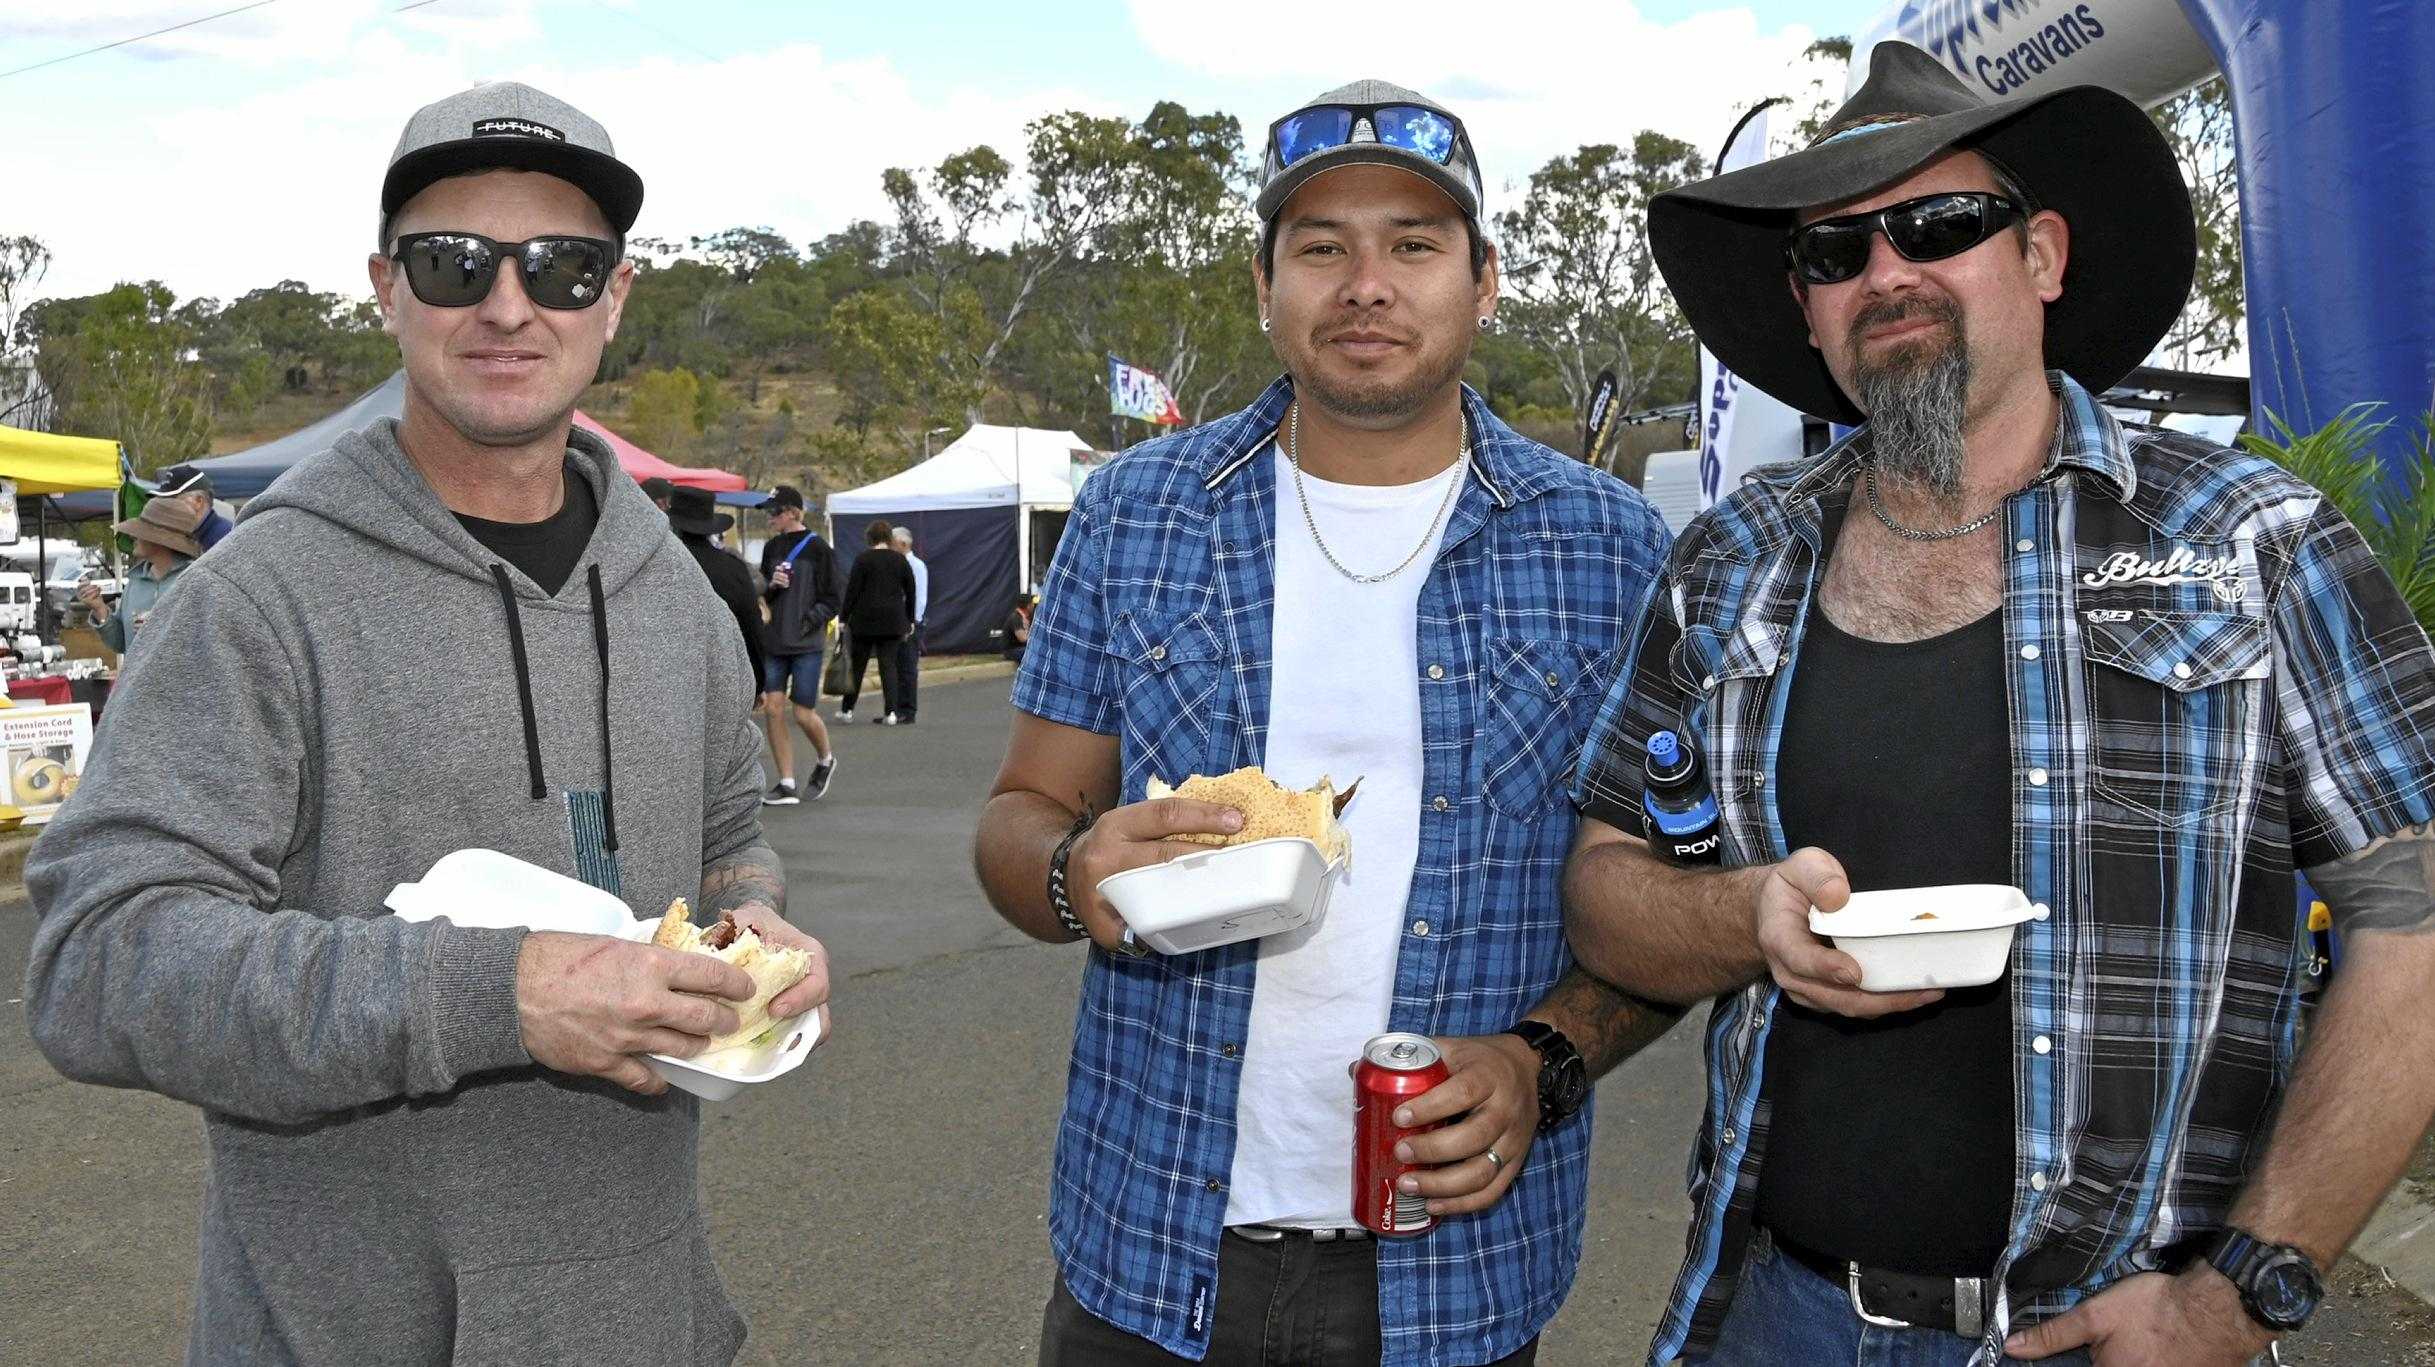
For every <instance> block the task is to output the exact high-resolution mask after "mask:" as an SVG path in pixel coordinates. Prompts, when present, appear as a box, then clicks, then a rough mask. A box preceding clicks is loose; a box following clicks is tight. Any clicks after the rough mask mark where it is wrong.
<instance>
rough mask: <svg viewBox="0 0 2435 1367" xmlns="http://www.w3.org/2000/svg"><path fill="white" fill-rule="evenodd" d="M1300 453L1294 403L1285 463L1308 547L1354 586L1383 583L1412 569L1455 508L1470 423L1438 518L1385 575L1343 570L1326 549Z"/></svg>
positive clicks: (1466, 457) (1297, 409)
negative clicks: (1291, 473) (1290, 473)
mask: <svg viewBox="0 0 2435 1367" xmlns="http://www.w3.org/2000/svg"><path fill="white" fill-rule="evenodd" d="M1301 452H1302V405H1301V404H1300V403H1299V402H1297V403H1296V404H1295V405H1294V406H1293V411H1292V413H1291V415H1290V416H1288V417H1287V418H1286V420H1285V463H1286V464H1288V465H1291V466H1293V467H1294V497H1296V498H1298V499H1300V500H1301V501H1302V521H1303V523H1304V525H1306V526H1308V527H1309V528H1310V531H1311V544H1313V545H1315V546H1317V547H1318V548H1319V554H1320V555H1322V556H1324V557H1326V559H1327V563H1328V564H1329V565H1331V566H1333V567H1334V568H1335V571H1336V573H1338V574H1341V575H1343V576H1344V577H1345V578H1347V579H1350V580H1352V581H1353V582H1354V583H1356V584H1383V583H1385V582H1386V581H1388V580H1389V579H1392V578H1394V577H1395V576H1396V575H1399V574H1401V573H1403V572H1404V571H1405V570H1408V569H1410V568H1412V562H1413V561H1415V560H1418V559H1420V553H1421V552H1422V551H1425V550H1427V549H1429V543H1430V542H1432V541H1435V540H1437V529H1438V528H1439V527H1441V526H1444V525H1445V521H1446V513H1447V512H1448V510H1450V509H1452V508H1453V507H1454V494H1455V491H1456V490H1458V489H1460V488H1462V487H1463V466H1464V465H1465V464H1466V463H1468V462H1469V461H1470V459H1471V424H1470V423H1468V422H1466V423H1464V424H1463V447H1462V450H1460V451H1458V452H1456V453H1455V457H1454V470H1453V473H1452V475H1451V476H1450V477H1449V478H1448V479H1447V480H1446V497H1445V499H1444V500H1443V501H1441V502H1440V503H1439V504H1438V505H1437V516H1435V517H1433V518H1431V519H1429V530H1428V531H1426V532H1424V533H1422V534H1421V538H1420V544H1419V545H1417V546H1414V547H1413V548H1412V553H1411V554H1410V555H1407V556H1405V557H1404V558H1403V563H1402V564H1400V565H1397V566H1396V567H1395V568H1393V569H1391V570H1388V571H1387V572H1386V573H1384V574H1355V573H1353V572H1352V571H1351V570H1349V569H1346V568H1345V565H1344V562H1343V561H1341V560H1338V559H1337V558H1336V553H1335V552H1334V551H1331V550H1329V549H1328V548H1327V538H1326V537H1323V536H1321V535H1319V519H1318V518H1316V517H1314V516H1312V515H1311V496H1310V490H1309V489H1307V488H1305V487H1303V484H1302V454H1301Z"/></svg>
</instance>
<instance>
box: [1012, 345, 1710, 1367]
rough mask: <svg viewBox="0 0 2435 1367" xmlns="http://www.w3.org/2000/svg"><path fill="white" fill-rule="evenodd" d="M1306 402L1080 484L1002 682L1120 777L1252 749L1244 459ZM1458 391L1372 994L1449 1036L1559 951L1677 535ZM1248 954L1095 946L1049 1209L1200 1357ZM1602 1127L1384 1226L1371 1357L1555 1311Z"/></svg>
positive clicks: (1256, 582)
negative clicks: (1601, 714) (1484, 1196)
mask: <svg viewBox="0 0 2435 1367" xmlns="http://www.w3.org/2000/svg"><path fill="white" fill-rule="evenodd" d="M1292 397H1293V391H1292V389H1291V387H1290V385H1289V384H1288V383H1287V382H1286V381H1284V380H1280V381H1278V382H1277V383H1276V384H1274V385H1272V386H1270V387H1269V389H1268V391H1267V392H1266V393H1264V394H1262V395H1261V396H1260V398H1259V400H1258V402H1256V403H1254V404H1253V405H1252V406H1251V407H1250V408H1248V409H1245V410H1244V411H1242V412H1240V413H1237V414H1234V415H1232V416H1230V417H1226V418H1222V419H1220V420H1218V421H1216V422H1213V423H1210V424H1207V425H1206V426H1203V427H1199V428H1195V429H1193V430H1192V431H1189V432H1184V433H1179V434H1177V435H1175V436H1172V437H1167V438H1164V439H1162V440H1159V441H1154V442H1150V443H1147V444H1145V445H1143V446H1140V447H1137V448H1135V449H1133V450H1131V451H1128V452H1126V453H1125V455H1124V456H1123V457H1121V458H1120V459H1118V460H1116V461H1115V462H1113V463H1112V464H1110V465H1108V466H1107V467H1106V468H1104V469H1102V470H1100V471H1098V472H1097V473H1095V474H1093V475H1092V476H1091V478H1090V480H1089V482H1088V483H1086V484H1085V485H1084V486H1083V488H1082V491H1081V493H1080V494H1079V495H1078V496H1077V497H1076V498H1075V500H1074V512H1073V518H1072V521H1071V523H1070V524H1069V525H1068V526H1067V528H1066V532H1065V538H1064V540H1063V541H1062V542H1061V543H1059V545H1058V548H1057V559H1056V563H1055V565H1054V566H1052V567H1051V569H1050V571H1049V578H1048V583H1047V585H1046V587H1045V588H1044V589H1043V591H1042V593H1041V602H1040V612H1039V616H1038V619H1037V620H1036V621H1035V622H1034V624H1033V627H1032V635H1031V642H1030V645H1029V647H1028V648H1027V649H1026V650H1025V652H1024V659H1023V671H1022V674H1021V676H1020V677H1019V678H1018V680H1017V682H1016V684H1015V705H1016V706H1017V707H1020V708H1022V709H1023V710H1024V711H1026V712H1029V713H1032V714H1033V715H1035V716H1039V717H1044V718H1046V719H1048V720H1050V721H1053V722H1061V723H1064V724H1065V725H1068V726H1076V727H1081V728H1083V729H1085V730H1089V731H1096V732H1099V733H1101V734H1103V735H1113V736H1116V737H1118V738H1119V739H1120V740H1121V743H1122V744H1121V756H1122V761H1121V762H1122V765H1123V800H1125V801H1127V802H1133V801H1138V800H1139V799H1140V798H1141V797H1142V793H1143V789H1144V787H1145V785H1146V784H1147V782H1148V780H1149V779H1150V777H1151V776H1153V775H1156V776H1158V777H1160V778H1163V779H1167V780H1169V781H1180V780H1181V779H1183V778H1185V777H1186V776H1188V775H1190V774H1194V773H1203V774H1215V773H1223V772H1225V771H1227V770H1230V769H1234V768H1237V767H1239V766H1242V765H1246V764H1256V763H1259V762H1260V760H1261V758H1262V755H1263V753H1264V751H1265V749H1266V735H1267V729H1268V692H1269V646H1270V608H1271V604H1272V602H1273V600H1274V596H1275V583H1274V579H1273V574H1274V564H1275V542H1276V500H1275V493H1276V488H1275V476H1274V465H1273V463H1272V462H1270V461H1266V460H1260V459H1255V457H1257V456H1258V455H1259V454H1260V453H1262V452H1263V451H1265V450H1266V449H1267V448H1268V444H1269V442H1270V440H1271V439H1272V437H1273V435H1274V433H1275V431H1276V427H1277V423H1278V422H1279V421H1280V420H1281V419H1282V418H1283V417H1284V415H1285V408H1286V404H1287V402H1288V401H1289V400H1290V399H1291V398H1292ZM1463 409H1464V415H1465V418H1466V420H1467V421H1468V423H1469V425H1470V432H1471V434H1472V473H1471V476H1470V477H1469V478H1468V479H1467V481H1466V482H1465V485H1464V488H1463V490H1462V493H1461V494H1460V496H1459V497H1458V498H1457V499H1456V502H1455V505H1454V509H1453V512H1452V514H1451V516H1450V520H1449V522H1448V523H1447V527H1446V533H1445V540H1444V544H1443V546H1442V548H1441V549H1440V551H1439V552H1438V557H1437V560H1436V563H1435V564H1434V565H1432V566H1431V567H1430V569H1429V577H1428V581H1427V583H1426V585H1425V586H1424V587H1423V588H1422V591H1421V597H1420V605H1419V609H1418V613H1417V620H1416V621H1415V623H1414V631H1415V633H1416V640H1417V642H1418V645H1419V656H1418V658H1419V661H1420V666H1421V676H1420V677H1419V678H1418V679H1416V680H1415V681H1414V686H1415V687H1416V688H1418V690H1419V692H1420V703H1421V733H1422V740H1421V743H1422V749H1423V760H1422V762H1423V775H1422V776H1423V788H1422V791H1423V792H1424V793H1426V794H1428V796H1427V797H1426V799H1425V800H1424V802H1423V810H1422V813H1421V836H1420V857H1419V862H1418V865H1417V867H1416V868H1415V870H1414V873H1413V878H1412V890H1411V896H1410V901H1409V904H1408V906H1407V908H1406V912H1405V914H1406V916H1407V917H1408V918H1409V923H1408V924H1407V925H1406V927H1405V928H1404V933H1403V936H1402V944H1401V949H1400V952H1399V955H1398V958H1397V963H1396V975H1395V1000H1394V1006H1393V1010H1392V1013H1391V1015H1390V1018H1389V1021H1388V1028H1389V1029H1391V1030H1410V1031H1417V1032H1420V1033H1423V1034H1428V1035H1441V1036H1444V1035H1486V1034H1493V1033H1495V1032H1497V1031H1500V1030H1503V1029H1505V1028H1506V1027H1508V1026H1510V1025H1512V1024H1513V1023H1514V1022H1516V1021H1518V1020H1520V1019H1521V1018H1522V1017H1523V1015H1524V1014H1525V1013H1526V1012H1528V1011H1529V1010H1530V1009H1531V1008H1532V1007H1533V1006H1536V1005H1537V1004H1538V1003H1539V1002H1540V1000H1541V999H1542V998H1544V997H1545V996H1546V994H1547V992H1548V991H1549V990H1550V989H1552V988H1553V987H1554V986H1555V984H1556V981H1557V979H1559V978H1560V977H1562V976H1563V975H1564V973H1565V971H1566V970H1567V969H1568V968H1570V967H1571V963H1572V958H1571V954H1570V952H1569V951H1568V950H1567V949H1566V947H1565V943H1564V918H1563V910H1562V906H1561V904H1560V901H1559V895H1558V891H1559V884H1560V881H1561V879H1562V877H1563V871H1564V860H1565V854H1566V851H1567V850H1568V849H1569V847H1570V845H1571V842H1572V836H1573V828H1574V816H1573V811H1572V808H1571V805H1570V803H1568V802H1567V801H1566V798H1565V782H1566V779H1567V776H1568V775H1569V774H1570V772H1571V769H1572V765H1573V762H1574V758H1575V756H1576V755H1577V754H1578V753H1579V751H1580V748H1581V741H1582V738H1583V737H1584V736H1585V735H1586V734H1587V733H1588V730H1589V724H1590V721H1591V719H1592V718H1593V717H1594V716H1595V715H1596V713H1597V709H1598V704H1599V700H1600V699H1601V698H1603V697H1604V696H1605V695H1606V691H1607V688H1608V686H1609V685H1610V684H1611V683H1612V682H1613V681H1614V678H1615V674H1616V669H1617V666H1618V664H1619V662H1620V659H1621V652H1622V647H1623V645H1624V642H1625V640H1626V638H1627V632H1628V629H1629V627H1630V625H1631V622H1632V621H1633V619H1634V617H1635V615H1636V614H1637V612H1638V611H1639V609H1640V607H1641V604H1642V603H1643V601H1644V600H1645V599H1646V597H1647V593H1648V589H1649V587H1650V585H1651V584H1653V583H1654V581H1655V578H1656V574H1657V570H1658V567H1659V565H1660V563H1661V562H1662V561H1663V559H1664V555H1665V546H1666V531H1665V525H1664V523H1663V521H1662V520H1661V519H1660V518H1659V517H1658V516H1657V514H1656V513H1654V512H1653V511H1651V510H1650V508H1649V506H1648V505H1647V504H1646V503H1645V502H1643V501H1642V500H1641V499H1640V497H1639V496H1638V495H1637V494H1635V493H1633V492H1632V491H1631V490H1630V489H1628V488H1626V487H1625V486H1623V485H1622V484H1619V483H1617V482H1616V481H1614V480H1612V479H1609V478H1607V477H1606V476H1604V475H1601V474H1598V473H1596V472H1594V471H1592V470H1590V469H1588V468H1587V467H1585V466H1583V465H1582V464H1581V463H1580V462H1578V461H1575V460H1572V459H1569V458H1567V457H1565V456H1562V455H1559V454H1557V453H1556V452H1554V451H1551V450H1548V449H1547V448H1546V447H1543V446H1540V445H1538V444H1537V443H1535V442H1532V441H1529V440H1526V439H1525V438H1523V437H1521V436H1519V435H1517V434H1516V433H1515V432H1513V431H1512V430H1511V429H1510V428H1507V427H1506V426H1505V425H1504V424H1503V423H1501V422H1499V421H1497V419H1496V417H1495V416H1494V415H1493V414H1491V413H1490V412H1489V411H1488V406H1487V405H1486V404H1485V403H1483V402H1481V401H1480V399H1479V397H1478V396H1477V395H1476V394H1473V393H1471V392H1470V391H1469V390H1465V391H1464V396H1463ZM1258 960H1259V946H1258V944H1257V943H1256V942H1247V943H1243V944H1237V945H1230V946H1226V947H1223V948H1219V949H1213V950H1206V951H1203V952H1201V953H1198V954H1188V955H1181V956H1176V957H1163V958H1162V957H1153V958H1146V959H1139V960H1130V959H1122V958H1116V957H1112V956H1109V955H1107V954H1104V953H1101V952H1100V951H1098V950H1096V949H1094V950H1092V951H1091V962H1090V967H1089V971H1088V973H1087V974H1086V976H1085V977H1084V979H1083V989H1082V1004H1081V1009H1080V1011H1079V1013H1078V1015H1077V1018H1076V1021H1075V1028H1074V1057H1073V1066H1072V1070H1071V1073H1070V1075H1069V1077H1068V1081H1067V1085H1066V1100H1065V1120H1064V1124H1063V1127H1062V1129H1061V1130H1060V1132H1059V1135H1058V1141H1057V1160H1056V1174H1055V1179H1054V1181H1055V1185H1054V1190H1053V1192H1052V1194H1051V1198H1050V1204H1049V1236H1050V1241H1051V1243H1052V1244H1053V1245H1054V1247H1055V1251H1056V1255H1057V1262H1058V1265H1059V1268H1060V1269H1061V1270H1062V1272H1063V1274H1064V1277H1065V1282H1066V1285H1067V1287H1068V1289H1070V1290H1071V1291H1072V1293H1073V1295H1074V1298H1075V1299H1076V1300H1077V1301H1079V1302H1080V1303H1081V1304H1082V1305H1083V1306H1084V1307H1085V1308H1087V1309H1088V1310H1090V1311H1091V1312H1092V1313H1093V1314H1096V1315H1098V1316H1100V1317H1101V1318H1102V1319H1105V1320H1108V1321H1109V1322H1111V1323H1113V1324H1115V1325H1117V1326H1118V1327H1120V1328H1122V1329H1124V1330H1126V1331H1128V1332H1130V1333H1134V1334H1138V1335H1140V1336H1141V1337H1143V1338H1146V1339H1150V1340H1152V1341H1153V1342H1155V1343H1157V1344H1158V1345H1159V1346H1161V1347H1163V1348H1165V1349H1167V1350H1168V1351H1169V1352H1173V1353H1177V1354H1181V1355H1182V1356H1185V1357H1188V1358H1194V1359H1198V1358H1200V1357H1201V1356H1202V1355H1203V1354H1204V1353H1206V1352H1207V1350H1208V1345H1209V1338H1208V1332H1209V1327H1210V1315H1211V1314H1212V1312H1214V1310H1215V1309H1216V1305H1217V1300H1216V1294H1217V1270H1218V1241H1219V1238H1220V1236H1221V1234H1222V1232H1223V1229H1222V1222H1223V1220H1224V1217H1225V1214H1226V1200H1227V1196H1226V1182H1227V1179H1228V1177H1229V1176H1230V1175H1231V1172H1232V1168H1233V1159H1234V1144H1235V1108H1236V1088H1237V1085H1238V1083H1239V1080H1240V1077H1241V1072H1240V1064H1241V1061H1242V1048H1243V1041H1244V1037H1245V1034H1246V1033H1247V1031H1248V1028H1249V1025H1250V1020H1251V996H1252V986H1253V974H1254V970H1255V968H1256V967H1257V964H1258ZM1348 1061H1349V1060H1348ZM1345 1100H1346V1104H1347V1105H1350V1104H1351V1101H1352V1094H1351V1089H1350V1084H1349V1083H1348V1084H1347V1090H1346V1096H1345ZM1589 1135H1590V1117H1589V1113H1588V1111H1587V1110H1586V1109H1585V1110H1584V1111H1583V1112H1582V1113H1581V1114H1579V1115H1576V1116H1574V1117H1573V1118H1572V1119H1571V1120H1569V1121H1567V1122H1566V1123H1564V1124H1562V1125H1560V1126H1557V1127H1556V1128H1555V1129H1554V1130H1552V1131H1550V1132H1548V1133H1546V1134H1542V1135H1541V1136H1540V1137H1539V1140H1538V1142H1537V1143H1536V1144H1535V1145H1533V1146H1532V1148H1531V1151H1530V1156H1529V1158H1528V1160H1527V1161H1526V1163H1525V1165H1524V1167H1523V1169H1522V1173H1521V1176H1520V1177H1519V1178H1518V1179H1517V1180H1516V1181H1515V1182H1514V1184H1513V1186H1512V1187H1511V1188H1510V1189H1509V1190H1508V1191H1507V1193H1506V1195H1505V1198H1504V1199H1503V1200H1502V1201H1500V1202H1498V1203H1497V1205H1496V1206H1494V1207H1493V1208H1491V1209H1489V1210H1487V1211H1484V1212H1482V1213H1480V1214H1477V1215H1471V1216H1461V1217H1455V1218H1452V1219H1448V1220H1446V1221H1445V1222H1444V1223H1443V1224H1441V1225H1440V1226H1439V1227H1438V1228H1437V1229H1436V1230H1434V1231H1432V1232H1430V1233H1428V1234H1426V1235H1423V1236H1421V1237H1419V1238H1415V1239H1399V1240H1388V1241H1382V1242H1381V1243H1380V1245H1379V1249H1378V1314H1379V1321H1380V1328H1381V1329H1382V1331H1383V1333H1384V1341H1385V1349H1386V1351H1385V1359H1384V1360H1385V1362H1386V1363H1387V1364H1391V1365H1392V1367H1404V1365H1405V1364H1429V1365H1430V1367H1457V1365H1458V1364H1473V1363H1482V1362H1490V1361H1494V1360H1495V1359H1497V1358H1499V1357H1503V1356H1506V1355H1507V1354H1510V1353H1512V1352H1514V1351H1515V1350H1517V1349H1519V1348H1520V1347H1521V1346H1522V1344H1524V1343H1525V1342H1527V1341H1528V1340H1529V1339H1530V1338H1531V1337H1532V1336H1534V1335H1536V1334H1537V1333H1538V1332H1539V1331H1540V1329H1541V1328H1542V1327H1544V1326H1545V1325H1546V1323H1547V1321H1548V1319H1549V1318H1550V1317H1551V1316H1553V1315H1554V1314H1555V1312H1556V1307H1557V1306H1558V1305H1560V1304H1562V1302H1563V1299H1564V1295H1565V1292H1566V1291H1567V1290H1569V1289H1570V1288H1571V1286H1572V1281H1573V1272H1574V1269H1575V1267H1576V1265H1577V1264H1578V1263H1579V1261H1580V1255H1581V1222H1582V1210H1583V1205H1584V1202H1585V1199H1586V1185H1587V1182H1586V1178H1587V1173H1586V1170H1585V1169H1586V1159H1587V1150H1588V1147H1589ZM1346 1161H1347V1164H1348V1172H1349V1165H1350V1161H1351V1156H1350V1155H1349V1154H1348V1155H1347V1156H1346ZM1348 1180H1349V1177H1348Z"/></svg>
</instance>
